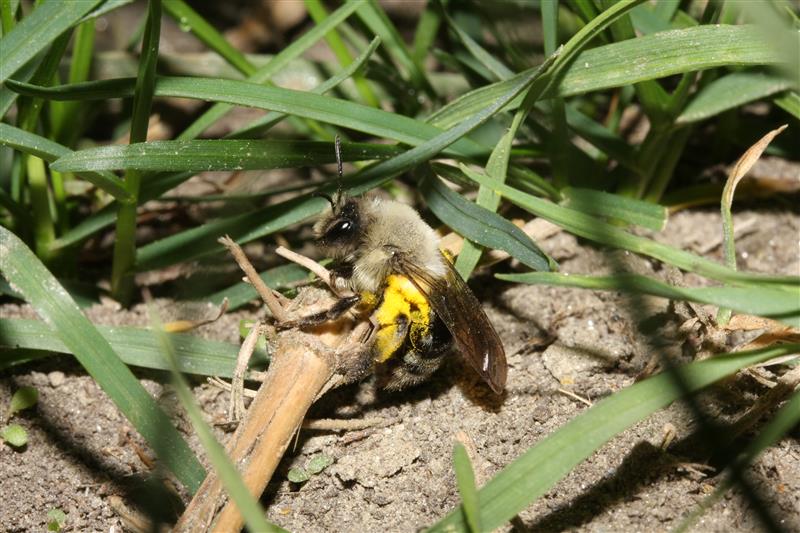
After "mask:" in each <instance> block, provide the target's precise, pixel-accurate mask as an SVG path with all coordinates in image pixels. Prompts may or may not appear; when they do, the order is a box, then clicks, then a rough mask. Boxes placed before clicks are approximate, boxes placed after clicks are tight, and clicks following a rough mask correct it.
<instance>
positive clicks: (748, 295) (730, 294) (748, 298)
mask: <svg viewBox="0 0 800 533" xmlns="http://www.w3.org/2000/svg"><path fill="white" fill-rule="evenodd" d="M496 277H497V278H498V279H502V280H505V281H511V282H514V283H533V284H543V285H556V286H560V287H576V288H581V289H590V290H607V291H621V292H627V293H641V294H650V295H653V296H660V297H662V298H668V299H670V300H687V301H690V302H697V303H703V304H710V305H715V306H717V307H730V308H732V309H735V310H736V311H739V312H741V313H745V314H748V315H758V316H764V317H769V318H773V319H775V320H778V321H781V322H783V323H784V324H787V325H789V326H792V327H800V290H797V289H796V290H794V291H787V290H781V289H774V288H769V287H763V286H762V287H675V286H672V285H669V284H667V283H663V282H661V281H658V280H655V279H651V278H648V277H647V276H641V275H638V274H616V275H613V276H580V275H575V274H556V273H550V272H526V273H522V274H497V275H496Z"/></svg>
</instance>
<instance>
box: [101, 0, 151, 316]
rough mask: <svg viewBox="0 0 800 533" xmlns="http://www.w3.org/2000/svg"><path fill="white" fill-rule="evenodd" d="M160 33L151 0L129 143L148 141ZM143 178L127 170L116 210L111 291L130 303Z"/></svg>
mask: <svg viewBox="0 0 800 533" xmlns="http://www.w3.org/2000/svg"><path fill="white" fill-rule="evenodd" d="M160 36H161V0H148V4H147V21H146V23H145V27H144V36H143V37H142V54H141V58H140V62H139V71H138V73H137V76H136V85H135V87H134V93H133V111H132V114H131V131H130V135H129V138H130V144H134V143H140V142H144V141H146V140H147V128H148V125H149V122H150V108H151V107H152V104H153V92H154V89H155V81H156V65H157V64H158V47H159V42H160ZM141 181H142V174H141V172H139V171H138V170H128V171H127V172H126V173H125V190H126V191H128V194H129V195H130V198H128V199H126V200H125V201H124V202H120V203H119V205H118V209H117V224H116V239H115V240H114V258H113V261H112V264H111V294H112V295H113V296H114V298H116V299H117V301H119V302H122V303H123V304H127V303H128V302H129V301H130V299H131V297H132V294H133V286H134V280H133V268H134V265H135V263H136V221H137V217H136V210H137V209H138V207H139V188H140V186H141Z"/></svg>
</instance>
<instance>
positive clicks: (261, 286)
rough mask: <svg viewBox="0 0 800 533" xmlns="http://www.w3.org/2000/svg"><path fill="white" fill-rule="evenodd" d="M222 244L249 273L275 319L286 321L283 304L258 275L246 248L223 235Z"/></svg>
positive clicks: (251, 282) (220, 240) (249, 278)
mask: <svg viewBox="0 0 800 533" xmlns="http://www.w3.org/2000/svg"><path fill="white" fill-rule="evenodd" d="M219 242H220V244H222V245H224V246H225V247H226V248H227V249H228V250H229V251H230V252H231V254H232V255H233V258H234V259H236V263H237V264H238V265H239V268H241V269H242V270H243V271H244V273H245V274H247V279H248V280H249V281H250V284H251V285H253V288H255V290H256V292H258V295H259V296H261V299H262V300H264V303H265V304H266V305H267V308H268V309H269V311H270V313H272V316H273V317H275V320H277V321H278V322H285V321H286V311H284V310H283V306H281V304H280V302H279V301H278V299H277V298H275V295H274V294H272V289H270V288H269V287H267V284H266V283H264V280H263V279H261V276H259V275H258V272H256V269H255V268H253V265H252V264H251V263H250V261H249V260H248V259H247V256H246V255H245V254H244V250H242V248H241V246H239V245H238V244H236V243H235V242H234V241H233V239H231V238H230V237H228V236H227V235H226V236H225V237H221V238H220V239H219Z"/></svg>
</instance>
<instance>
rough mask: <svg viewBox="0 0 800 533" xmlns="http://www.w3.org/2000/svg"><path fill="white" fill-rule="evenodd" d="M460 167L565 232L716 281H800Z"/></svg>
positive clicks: (788, 282) (791, 283)
mask: <svg viewBox="0 0 800 533" xmlns="http://www.w3.org/2000/svg"><path fill="white" fill-rule="evenodd" d="M461 170H462V172H464V174H465V175H466V176H468V177H469V178H470V179H472V180H474V181H475V182H477V183H479V184H483V185H487V186H490V187H493V188H494V190H495V191H496V192H497V193H499V194H501V195H502V196H503V197H504V198H507V199H508V200H510V201H511V202H512V203H514V204H516V205H518V206H520V207H521V208H523V209H525V210H527V211H529V212H530V213H533V214H534V215H536V216H539V217H542V218H544V219H546V220H549V221H550V222H552V223H554V224H557V225H559V226H561V227H562V228H564V229H565V230H566V231H569V232H570V233H574V234H575V235H578V236H580V237H584V238H587V239H589V240H591V241H594V242H597V243H600V244H605V245H607V246H612V247H615V248H622V249H625V250H630V251H631V252H636V253H639V254H642V255H646V256H649V257H653V258H655V259H658V260H659V261H663V262H665V263H668V264H671V265H674V266H676V267H678V268H681V269H684V270H688V271H690V272H696V273H698V274H701V275H703V276H706V277H709V278H713V279H718V280H720V281H727V282H732V283H756V284H758V283H771V284H785V285H791V286H796V285H798V284H800V278H798V277H797V276H764V275H760V274H752V273H746V272H738V271H735V270H732V269H730V268H728V267H726V266H723V265H720V264H719V263H715V262H714V261H710V260H708V259H705V258H703V257H700V256H698V255H695V254H692V253H689V252H685V251H683V250H679V249H677V248H673V247H671V246H668V245H666V244H662V243H659V242H656V241H653V240H651V239H647V238H644V237H639V236H638V235H633V234H630V233H628V232H626V231H623V230H622V229H620V228H618V227H616V226H613V225H611V224H607V223H604V222H602V221H600V220H599V219H597V218H595V217H593V216H590V215H587V214H585V213H581V212H580V211H575V210H573V209H567V208H566V207H562V206H559V205H556V204H553V203H551V202H548V201H547V200H542V199H541V198H537V197H535V196H532V195H530V194H526V193H524V192H522V191H519V190H517V189H514V188H513V187H509V186H508V185H505V184H502V183H497V182H496V181H495V180H492V179H491V178H489V177H488V176H486V175H485V174H482V173H479V172H475V171H473V170H471V169H469V168H468V167H466V166H464V165H461Z"/></svg>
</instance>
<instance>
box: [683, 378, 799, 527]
mask: <svg viewBox="0 0 800 533" xmlns="http://www.w3.org/2000/svg"><path fill="white" fill-rule="evenodd" d="M798 422H800V391H797V392H795V393H794V394H793V395H792V397H791V398H790V399H789V400H788V401H787V402H786V403H785V404H784V405H783V406H782V407H781V408H780V409H779V410H778V412H777V413H775V416H774V417H773V418H772V420H770V421H769V423H767V425H766V426H765V427H763V428H761V429H760V430H759V432H758V435H756V437H755V439H753V440H752V441H750V444H748V445H747V446H746V447H745V449H744V450H742V453H741V454H740V455H739V456H738V457H737V458H736V459H735V461H736V467H737V468H740V469H743V468H745V467H746V466H747V465H750V464H752V463H753V461H754V460H755V459H756V458H757V457H758V456H759V454H760V453H761V452H763V451H764V450H766V449H767V448H769V447H770V446H773V445H775V444H776V443H777V442H778V441H779V440H780V439H781V438H782V437H783V436H784V435H786V434H787V433H789V432H790V431H791V430H792V428H793V427H795V426H797V424H798ZM729 469H730V467H729V468H728V469H726V470H725V472H723V476H722V482H721V483H720V484H719V485H717V488H716V489H715V490H714V492H713V493H711V494H710V495H708V496H706V497H705V498H704V499H703V500H702V501H701V502H700V503H699V504H698V506H697V509H695V510H694V511H692V512H691V513H690V514H689V515H688V516H687V517H686V518H684V520H683V521H682V522H681V523H680V524H679V525H678V527H676V528H675V529H673V532H674V533H683V532H685V531H688V530H689V528H691V527H692V526H693V525H694V524H695V523H696V522H697V520H698V519H700V517H701V516H702V515H703V514H704V513H705V512H706V511H708V510H709V509H711V507H713V506H714V504H716V503H717V502H718V501H719V500H721V499H722V497H723V496H724V495H725V494H726V493H727V492H728V491H729V490H730V489H731V488H733V486H734V485H735V483H734V481H733V477H732V476H731V475H730V474H729Z"/></svg>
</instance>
